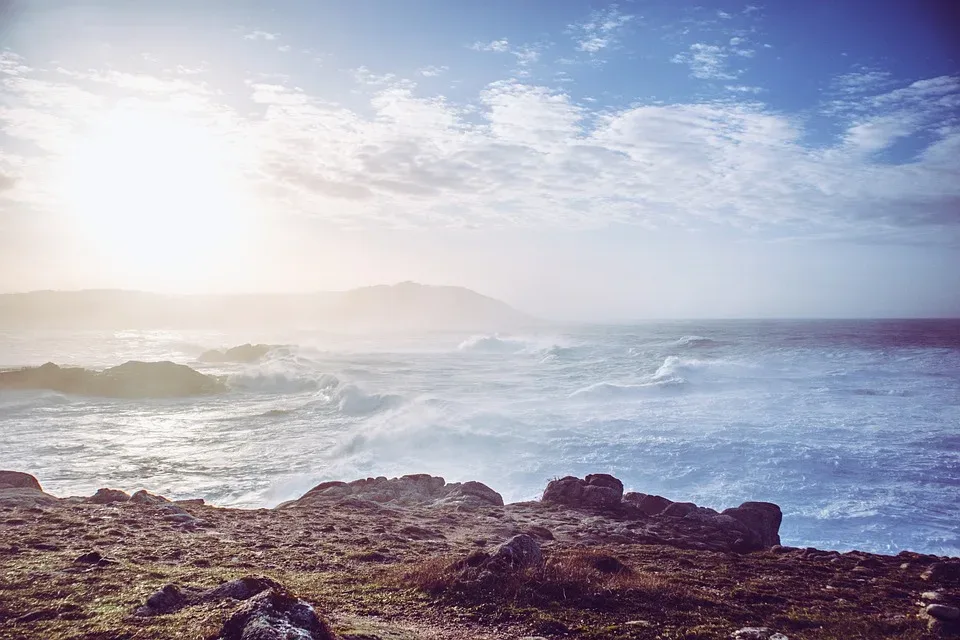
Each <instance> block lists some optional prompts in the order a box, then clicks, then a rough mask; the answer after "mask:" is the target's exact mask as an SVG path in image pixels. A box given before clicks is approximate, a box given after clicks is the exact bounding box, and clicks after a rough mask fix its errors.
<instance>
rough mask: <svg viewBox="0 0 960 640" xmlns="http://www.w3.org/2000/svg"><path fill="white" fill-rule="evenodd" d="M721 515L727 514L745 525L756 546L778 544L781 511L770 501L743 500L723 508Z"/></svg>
mask: <svg viewBox="0 0 960 640" xmlns="http://www.w3.org/2000/svg"><path fill="white" fill-rule="evenodd" d="M721 515H722V516H729V517H731V518H733V519H734V520H736V521H737V522H738V523H740V524H742V525H743V526H744V527H746V529H747V532H748V533H749V534H750V535H751V536H752V538H753V540H752V542H754V543H755V545H756V546H757V547H758V548H768V547H772V546H773V545H775V544H780V523H781V522H782V521H783V513H782V512H781V511H780V507H778V506H777V505H775V504H773V503H772V502H744V503H743V504H741V505H740V506H739V507H736V508H734V509H724V511H723V513H722V514H721Z"/></svg>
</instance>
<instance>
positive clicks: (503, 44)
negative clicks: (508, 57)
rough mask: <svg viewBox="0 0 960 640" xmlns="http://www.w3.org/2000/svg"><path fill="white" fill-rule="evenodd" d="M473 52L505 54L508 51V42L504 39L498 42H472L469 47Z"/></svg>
mask: <svg viewBox="0 0 960 640" xmlns="http://www.w3.org/2000/svg"><path fill="white" fill-rule="evenodd" d="M470 48H471V49H473V50H474V51H495V52H497V53H506V52H507V51H509V50H510V42H509V41H508V40H507V39H506V38H501V39H500V40H491V41H490V42H479V41H478V42H474V43H473V44H472V45H470Z"/></svg>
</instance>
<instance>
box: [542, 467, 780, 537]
mask: <svg viewBox="0 0 960 640" xmlns="http://www.w3.org/2000/svg"><path fill="white" fill-rule="evenodd" d="M541 500H542V501H543V502H547V503H553V504H558V505H564V506H566V507H572V508H577V509H587V510H595V511H596V510H599V511H613V512H619V513H620V514H622V516H623V517H626V518H644V517H657V518H671V519H678V520H682V521H683V523H684V524H689V525H692V526H694V527H699V528H701V529H707V530H709V529H714V530H715V531H716V534H714V535H706V536H705V537H706V538H707V539H718V540H720V541H723V542H725V543H726V542H728V539H730V538H732V539H731V540H729V548H730V549H732V550H735V551H756V550H760V549H767V548H770V547H772V546H774V545H778V544H780V523H781V521H782V520H783V514H782V512H781V511H780V507H779V506H777V505H775V504H773V503H772V502H744V503H743V504H741V505H740V506H739V507H734V508H731V509H724V510H723V511H716V510H714V509H710V508H707V507H698V506H697V505H695V504H694V503H692V502H672V501H671V500H668V499H666V498H664V497H663V496H654V495H648V494H645V493H634V492H631V493H627V494H624V492H623V483H622V482H621V481H620V480H618V479H617V478H615V477H613V476H611V475H608V474H605V473H598V474H591V475H588V476H586V477H585V478H582V479H581V478H575V477H573V476H566V477H564V478H559V479H557V480H552V481H551V482H550V483H549V484H548V485H547V488H546V490H545V491H544V492H543V497H542V498H541ZM706 533H708V534H709V531H707V532H706Z"/></svg>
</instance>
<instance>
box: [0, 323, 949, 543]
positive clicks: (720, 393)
mask: <svg viewBox="0 0 960 640" xmlns="http://www.w3.org/2000/svg"><path fill="white" fill-rule="evenodd" d="M245 342H267V343H272V344H284V345H289V346H287V347H284V348H281V349H277V350H275V351H274V352H272V353H271V354H270V356H269V357H268V358H266V359H265V360H264V361H263V362H261V363H258V364H251V365H240V364H236V365H215V366H214V365H203V364H200V363H198V362H196V358H197V356H198V355H199V354H200V353H201V352H202V351H203V350H205V349H209V348H223V347H229V346H233V345H237V344H242V343H245ZM129 359H141V360H159V359H168V360H173V361H176V362H181V363H185V364H189V365H191V366H193V367H194V368H196V369H198V370H201V371H204V372H207V373H212V374H218V375H226V376H228V377H229V382H230V385H231V388H232V390H231V391H230V393H228V394H226V395H223V396H220V397H213V398H204V399H187V400H150V401H131V400H123V401H118V400H110V399H98V398H81V397H72V396H64V395H60V394H56V393H52V392H22V391H20V392H13V391H0V468H8V469H17V470H23V471H28V472H30V473H33V474H35V475H36V476H37V477H38V478H40V480H41V482H42V483H43V484H44V486H45V488H47V490H49V491H51V492H52V493H54V494H58V495H88V494H90V493H92V492H93V491H94V490H96V489H97V488H99V487H103V486H110V487H117V488H122V489H126V490H136V489H139V488H148V489H150V490H151V491H155V492H159V493H162V494H165V495H168V496H170V497H175V498H186V497H202V498H205V499H206V500H208V501H210V502H213V503H215V504H219V505H237V506H246V507H254V506H273V505H275V504H277V503H279V502H281V501H283V500H287V499H291V498H295V497H297V496H299V495H300V494H302V493H303V492H305V491H306V490H307V489H309V488H310V487H312V486H313V485H314V484H316V483H318V482H320V481H323V480H331V479H343V480H351V479H356V478H360V477H368V476H377V475H386V476H394V475H399V474H404V473H424V472H425V473H431V474H434V475H442V476H444V477H445V478H446V479H447V480H448V481H463V480H480V481H482V482H485V483H487V484H489V485H490V486H492V487H493V488H495V489H496V490H498V491H500V492H501V493H502V494H503V496H504V498H505V499H506V500H507V501H517V500H524V499H530V498H535V497H537V496H538V495H539V494H540V492H541V491H542V489H543V487H544V486H545V484H546V483H547V481H548V480H549V479H551V478H553V477H556V476H562V475H567V474H572V475H580V476H582V475H584V474H586V473H591V472H606V473H612V474H614V475H616V476H617V477H619V478H621V479H622V480H623V481H624V484H625V485H626V487H627V489H629V490H636V491H642V492H646V493H657V494H661V495H664V496H666V497H668V498H671V499H675V500H691V501H694V502H696V503H697V504H700V505H705V506H711V507H715V508H724V507H729V506H736V505H738V504H739V503H740V502H742V501H745V500H769V501H773V502H776V503H778V504H779V505H781V507H782V509H783V512H784V523H783V526H782V529H781V535H782V537H783V540H784V543H785V544H791V545H803V546H806V545H810V546H816V547H821V548H829V549H839V550H846V549H852V548H857V549H863V550H869V551H876V552H885V553H895V552H897V551H899V550H902V549H911V550H916V551H922V552H929V553H937V554H950V555H960V530H958V528H960V321H845V322H836V321H809V322H787V321H770V322H746V321H736V322H734V321H731V322H683V323H677V322H673V323H656V324H654V323H650V324H638V325H633V326H578V327H571V326H566V327H557V328H555V329H544V330H540V331H538V332H537V333H535V334H509V335H466V334H451V333H444V334H430V335H419V336H390V337H365V338H361V337H344V336H337V335H329V334H323V333H318V332H304V331H298V332H288V333H266V332H264V333H256V334H254V333H247V334H234V335H228V334H224V333H213V332H190V331H124V332H53V331H46V332H0V366H19V365H38V364H42V363H43V362H46V361H55V362H58V363H61V364H72V365H82V366H87V367H105V366H112V365H115V364H119V363H121V362H124V361H126V360H129Z"/></svg>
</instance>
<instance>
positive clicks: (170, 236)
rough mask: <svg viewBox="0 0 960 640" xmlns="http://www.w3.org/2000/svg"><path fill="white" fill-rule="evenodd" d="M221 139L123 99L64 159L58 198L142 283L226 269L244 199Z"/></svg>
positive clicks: (243, 232)
mask: <svg viewBox="0 0 960 640" xmlns="http://www.w3.org/2000/svg"><path fill="white" fill-rule="evenodd" d="M243 192H244V188H243V184H242V181H241V179H240V175H239V171H238V170H237V169H236V168H235V162H234V159H233V158H232V157H231V154H230V151H229V148H228V146H227V145H226V144H225V142H224V141H223V140H222V139H221V138H219V137H218V136H217V135H216V134H215V133H213V132H212V131H210V130H208V129H207V128H205V127H204V126H202V125H199V124H196V123H194V122H192V121H190V120H189V119H188V118H186V117H184V116H181V115H179V114H176V113H171V112H167V111H162V110H160V109H157V108H148V107H145V106H143V105H138V104H132V105H124V106H122V107H118V108H117V109H115V110H113V111H111V112H110V113H108V114H106V115H105V116H104V117H103V118H102V119H101V120H100V121H99V122H98V123H97V125H96V126H94V127H93V129H92V130H91V131H90V133H89V134H88V135H86V136H85V137H83V138H82V139H81V140H80V141H79V142H78V144H77V145H76V147H75V148H74V150H73V151H72V153H71V154H70V155H69V156H68V158H67V161H66V163H65V166H64V173H63V187H62V194H61V195H62V197H63V199H64V202H65V206H66V207H67V209H68V210H69V211H70V212H71V213H72V214H73V219H74V221H75V222H76V225H77V228H76V231H77V233H78V234H79V235H80V236H81V237H82V238H83V239H84V240H85V241H86V243H87V245H88V246H90V247H91V248H92V249H93V250H94V251H95V252H97V254H98V255H100V256H101V257H102V258H104V259H105V260H106V261H108V262H109V263H111V264H112V265H113V266H114V267H115V268H117V269H118V270H123V271H125V272H126V273H128V274H129V276H130V281H131V282H141V283H145V284H146V283H149V284H150V286H154V287H156V286H171V287H176V288H181V289H182V288H184V287H188V286H189V285H190V284H191V283H193V284H197V283H198V282H200V281H203V280H205V279H206V277H205V276H212V275H213V274H217V275H218V276H222V275H223V274H224V272H225V271H229V262H230V261H231V260H235V259H237V258H239V257H240V250H241V248H242V246H243V244H244V241H245V239H246V237H247V235H248V233H247V232H248V222H249V216H248V215H247V211H248V209H249V202H248V201H247V200H246V199H245V198H244V197H243V195H242V194H243Z"/></svg>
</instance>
